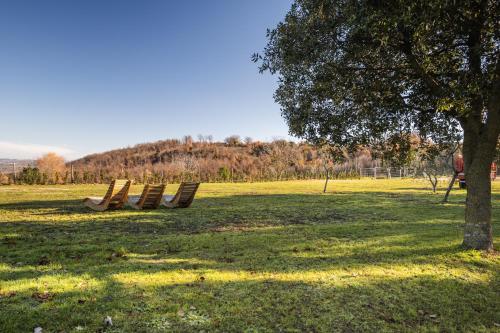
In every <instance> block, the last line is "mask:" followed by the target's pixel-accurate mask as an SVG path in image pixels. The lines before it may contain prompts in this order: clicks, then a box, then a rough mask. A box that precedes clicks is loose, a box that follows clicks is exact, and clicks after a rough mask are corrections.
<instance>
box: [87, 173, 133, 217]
mask: <svg viewBox="0 0 500 333" xmlns="http://www.w3.org/2000/svg"><path fill="white" fill-rule="evenodd" d="M130 184H131V181H130V180H128V179H115V180H113V181H112V182H111V184H109V187H108V191H107V192H106V195H104V197H88V198H85V200H83V203H84V205H85V206H87V207H89V208H90V209H93V210H96V211H99V212H102V211H105V210H108V209H119V208H122V207H123V205H124V204H125V202H126V201H127V196H128V190H129V189H130Z"/></svg>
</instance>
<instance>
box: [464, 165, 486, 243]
mask: <svg viewBox="0 0 500 333" xmlns="http://www.w3.org/2000/svg"><path fill="white" fill-rule="evenodd" d="M490 165H491V160H490V159H486V158H479V156H477V157H476V158H475V159H474V161H473V163H472V164H471V166H470V167H469V169H468V170H466V172H467V173H466V175H465V179H466V182H467V201H466V206H465V229H464V242H463V245H464V246H465V247H467V248H473V249H478V250H492V249H493V233H492V228H491V179H490V168H491V166H490Z"/></svg>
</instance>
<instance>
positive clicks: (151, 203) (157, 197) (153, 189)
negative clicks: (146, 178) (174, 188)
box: [128, 184, 165, 209]
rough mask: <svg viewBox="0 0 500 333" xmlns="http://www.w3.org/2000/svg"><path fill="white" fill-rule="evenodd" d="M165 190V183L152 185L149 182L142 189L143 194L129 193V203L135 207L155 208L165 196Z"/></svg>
mask: <svg viewBox="0 0 500 333" xmlns="http://www.w3.org/2000/svg"><path fill="white" fill-rule="evenodd" d="M163 191H165V185H164V184H160V185H151V184H147V185H145V186H144V190H142V194H141V195H140V196H139V195H129V196H128V204H129V205H130V206H131V207H132V208H135V209H155V208H158V206H159V205H160V202H161V199H162V197H163Z"/></svg>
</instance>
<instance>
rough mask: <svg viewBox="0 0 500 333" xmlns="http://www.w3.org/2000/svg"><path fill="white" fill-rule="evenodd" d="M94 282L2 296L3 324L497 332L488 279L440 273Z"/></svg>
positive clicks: (14, 327)
mask: <svg viewBox="0 0 500 333" xmlns="http://www.w3.org/2000/svg"><path fill="white" fill-rule="evenodd" d="M494 280H496V281H497V280H498V273H497V275H496V276H495V278H494ZM100 282H101V284H100V285H99V286H98V287H97V288H90V289H87V290H85V288H81V289H73V290H71V291H64V292H54V293H53V294H52V298H51V299H50V300H49V301H46V302H38V301H36V300H35V299H33V296H32V290H26V291H22V292H19V293H17V294H16V295H15V296H13V297H10V298H8V299H0V305H2V307H3V310H2V311H3V314H4V315H3V316H2V317H0V327H2V328H3V332H21V331H23V332H27V331H31V330H32V328H33V327H35V326H41V327H43V328H44V330H48V331H69V330H72V329H74V328H75V327H77V326H82V327H85V328H86V329H88V330H91V331H101V330H102V331H105V328H104V327H103V325H102V319H103V318H104V316H106V315H109V316H111V317H112V318H113V321H114V329H115V330H116V329H118V330H120V331H124V332H152V331H161V330H157V329H155V327H154V325H155V323H156V322H157V321H158V318H161V319H162V321H163V322H168V330H169V331H178V332H199V331H200V330H208V331H223V332H235V331H245V330H251V329H253V330H255V331H275V332H276V331H300V332H327V331H328V332H332V331H338V332H364V331H370V332H374V331H393V332H401V331H456V332H471V331H474V332H475V331H495V329H496V328H495V327H496V324H495V323H496V322H497V321H498V313H497V305H498V302H497V300H496V299H495V297H494V292H492V288H494V287H495V285H494V284H490V285H488V284H482V283H473V282H468V281H462V280H459V279H455V278H446V277H435V276H418V277H408V278H393V277H387V278H383V279H364V278H363V277H351V278H346V279H345V280H344V281H337V282H332V283H318V282H304V281H300V280H296V281H280V280H275V279H272V278H267V279H264V280H259V279H255V280H252V279H250V280H246V281H241V280H238V279H228V280H226V281H211V280H210V279H205V280H200V279H197V280H193V281H189V282H186V283H169V282H168V281H164V282H163V283H158V284H156V285H155V286H154V287H152V286H149V285H148V284H147V283H146V284H141V283H140V282H130V283H122V282H119V281H118V280H117V279H115V278H113V277H109V276H108V277H104V278H103V279H102V280H100ZM146 282H147V281H146ZM493 283H495V282H493Z"/></svg>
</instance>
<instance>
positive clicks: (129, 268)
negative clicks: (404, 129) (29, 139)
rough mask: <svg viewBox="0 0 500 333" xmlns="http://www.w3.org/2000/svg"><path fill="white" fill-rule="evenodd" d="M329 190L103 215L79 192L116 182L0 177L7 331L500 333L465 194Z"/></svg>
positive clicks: (493, 280) (415, 184)
mask: <svg viewBox="0 0 500 333" xmlns="http://www.w3.org/2000/svg"><path fill="white" fill-rule="evenodd" d="M322 185H323V183H322V182H321V181H291V182H275V183H253V184H202V186H201V187H200V191H199V194H198V196H197V199H196V200H195V202H194V204H193V206H192V207H191V208H189V209H178V210H167V209H160V210H155V211H133V210H130V209H125V210H120V211H112V212H104V213H95V212H90V211H88V210H87V209H85V208H84V207H83V205H82V203H81V200H82V198H83V197H85V196H87V195H99V194H102V193H103V192H104V191H105V186H101V185H99V186H98V185H82V186H4V187H0V332H2V333H4V332H32V331H33V328H34V327H37V326H40V327H42V328H43V332H44V333H46V332H76V331H80V332H96V331H105V332H170V331H174V332H177V331H179V332H190V331H193V332H200V331H205V332H213V331H220V332H337V331H338V332H378V331H392V332H415V331H420V332H456V331H460V332H500V255H499V254H498V252H497V253H481V252H477V251H465V250H463V249H462V248H461V247H460V243H461V240H462V231H461V230H462V225H463V209H464V194H465V193H464V192H463V191H459V190H456V191H454V192H452V195H451V202H450V203H449V204H440V203H439V202H440V200H441V199H442V193H440V194H438V195H434V194H432V193H431V192H430V190H429V189H428V185H427V184H426V183H425V182H423V181H415V180H404V181H400V180H377V181H375V180H350V181H333V182H332V183H331V184H330V189H329V191H330V192H329V193H327V194H322V193H321V190H322ZM443 185H444V184H443ZM176 187H177V185H169V186H167V191H168V192H173V191H175V189H176ZM140 190H141V188H140V187H139V186H133V188H132V190H131V192H132V193H139V192H140ZM493 192H494V196H493V207H494V210H493V219H494V235H495V242H496V246H497V248H498V247H500V182H496V183H495V184H494V188H493ZM106 316H110V317H111V318H112V320H113V326H111V327H105V326H104V324H103V320H104V318H105V317H106Z"/></svg>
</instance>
